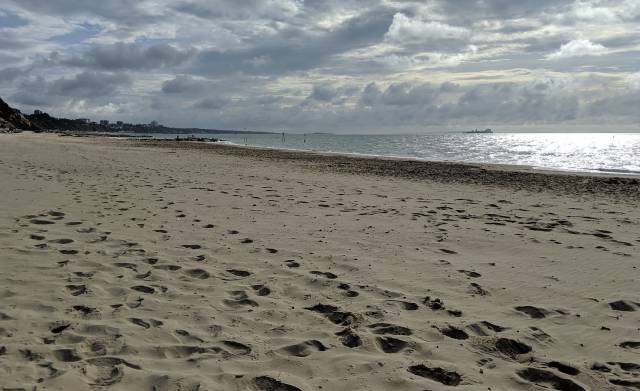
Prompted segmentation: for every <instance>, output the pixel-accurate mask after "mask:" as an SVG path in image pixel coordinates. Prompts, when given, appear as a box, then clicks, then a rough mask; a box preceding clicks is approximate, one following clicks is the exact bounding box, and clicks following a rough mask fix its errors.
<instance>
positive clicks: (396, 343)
mask: <svg viewBox="0 0 640 391" xmlns="http://www.w3.org/2000/svg"><path fill="white" fill-rule="evenodd" d="M376 343H377V344H378V346H379V347H380V349H382V351H383V352H385V353H398V352H400V351H402V350H404V349H405V348H406V347H407V346H408V345H409V343H408V342H406V341H403V340H401V339H398V338H394V337H377V338H376Z"/></svg>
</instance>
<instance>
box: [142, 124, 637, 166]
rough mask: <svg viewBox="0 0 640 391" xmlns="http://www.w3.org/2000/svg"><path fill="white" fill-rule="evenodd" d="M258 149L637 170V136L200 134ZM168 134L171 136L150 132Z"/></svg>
mask: <svg viewBox="0 0 640 391" xmlns="http://www.w3.org/2000/svg"><path fill="white" fill-rule="evenodd" d="M202 136H206V137H216V138H222V139H224V140H227V141H229V142H232V143H236V144H241V145H244V144H247V145H254V146H262V147H272V148H286V149H300V150H313V151H323V152H341V153H355V154H365V155H379V156H394V157H407V158H416V159H424V160H435V161H456V162H468V163H493V164H510V165H513V164H516V165H525V166H533V167H536V168H547V169H555V170H570V171H590V172H616V173H626V174H640V134H635V133H615V134H613V133H494V134H461V133H457V134H451V133H449V134H427V135H330V134H308V135H306V136H304V135H297V134H287V135H286V136H285V141H284V142H282V135H281V134H265V135H262V134H261V135H246V136H245V135H216V134H212V135H202ZM154 137H161V138H172V137H175V135H154Z"/></svg>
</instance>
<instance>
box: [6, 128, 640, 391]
mask: <svg viewBox="0 0 640 391" xmlns="http://www.w3.org/2000/svg"><path fill="white" fill-rule="evenodd" d="M0 183H2V186H0V199H1V200H2V208H0V254H1V255H0V262H1V265H2V273H1V274H0V387H4V388H5V389H25V390H32V389H38V390H76V389H77V390H85V389H88V390H106V389H108V390H258V391H262V390H284V391H292V390H293V391H295V390H304V391H309V390H415V391H418V390H445V389H446V390H449V389H455V390H488V389H491V390H538V389H539V390H544V389H550V390H570V391H572V390H626V389H637V388H638V387H640V386H639V385H638V384H639V382H640V367H639V366H638V364H637V363H638V361H639V360H638V358H639V357H640V329H639V328H640V322H639V321H640V316H639V314H640V296H639V292H640V291H639V290H638V281H639V278H638V277H639V270H638V260H639V255H638V252H639V251H638V246H640V226H639V224H640V211H639V210H638V207H637V206H638V186H639V184H638V180H637V179H636V178H616V177H611V176H603V175H600V176H591V175H572V174H566V173H538V172H533V171H532V170H528V169H525V168H516V169H510V168H508V167H490V166H473V165H455V164H444V163H424V162H412V161H403V160H397V159H362V158H354V157H346V156H339V155H331V156H328V155H322V154H309V153H294V152H285V151H272V150H261V149H247V148H236V147H227V146H210V145H205V144H197V143H169V142H154V141H146V140H145V141H139V140H134V141H124V140H111V139H105V138H100V139H92V138H73V137H58V136H56V135H46V134H39V135H36V134H31V133H23V134H16V135H0Z"/></svg>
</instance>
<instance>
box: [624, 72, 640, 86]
mask: <svg viewBox="0 0 640 391" xmlns="http://www.w3.org/2000/svg"><path fill="white" fill-rule="evenodd" d="M627 83H628V84H629V86H631V88H633V89H634V90H640V72H636V73H632V74H631V75H629V76H627Z"/></svg>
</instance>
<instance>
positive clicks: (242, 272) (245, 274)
mask: <svg viewBox="0 0 640 391" xmlns="http://www.w3.org/2000/svg"><path fill="white" fill-rule="evenodd" d="M227 273H230V274H233V275H234V276H236V277H249V276H250V275H251V272H248V271H246V270H238V269H227Z"/></svg>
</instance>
